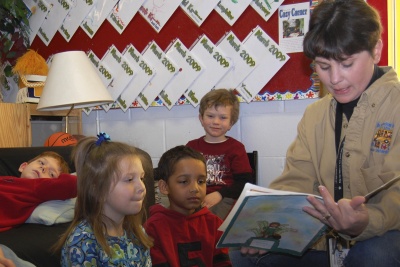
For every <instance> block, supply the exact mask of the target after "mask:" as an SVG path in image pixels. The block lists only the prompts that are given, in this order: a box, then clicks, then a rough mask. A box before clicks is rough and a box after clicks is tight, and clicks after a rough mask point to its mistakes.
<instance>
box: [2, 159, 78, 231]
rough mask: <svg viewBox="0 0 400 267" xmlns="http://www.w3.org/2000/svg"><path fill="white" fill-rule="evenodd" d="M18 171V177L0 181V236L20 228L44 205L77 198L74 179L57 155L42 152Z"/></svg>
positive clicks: (5, 177)
mask: <svg viewBox="0 0 400 267" xmlns="http://www.w3.org/2000/svg"><path fill="white" fill-rule="evenodd" d="M19 171H20V172H21V176H20V177H14V176H1V177H0V203H1V205H0V218H1V220H0V232H2V231H6V230H9V229H11V228H12V227H15V226H17V225H20V224H23V223H24V222H25V221H26V220H27V219H28V218H29V216H30V215H31V214H32V212H33V210H34V209H35V208H36V207H37V206H38V205H39V204H41V203H43V202H46V201H49V200H66V199H69V198H73V197H76V176H75V175H70V174H69V167H68V164H67V162H66V161H65V160H64V158H63V157H61V156H60V155H59V154H58V153H55V152H52V151H46V152H43V153H41V154H40V155H38V156H37V157H35V158H34V159H32V160H30V161H29V162H24V163H22V164H21V166H20V167H19Z"/></svg>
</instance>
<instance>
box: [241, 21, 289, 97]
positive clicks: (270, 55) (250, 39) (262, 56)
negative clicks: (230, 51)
mask: <svg viewBox="0 0 400 267" xmlns="http://www.w3.org/2000/svg"><path fill="white" fill-rule="evenodd" d="M243 43H244V45H245V46H246V47H249V48H251V51H252V54H254V55H255V56H256V57H257V60H258V61H259V64H258V66H257V67H256V68H255V70H253V71H252V72H251V73H250V74H249V75H248V76H247V77H246V79H244V81H242V82H241V83H240V85H239V86H238V87H237V88H236V90H237V91H238V92H239V93H240V95H241V96H242V97H243V98H244V99H245V100H246V102H250V101H251V100H252V99H253V98H254V97H255V96H256V95H257V94H258V92H260V90H261V89H262V88H263V87H264V86H265V85H266V84H267V83H268V81H269V80H271V78H272V77H273V76H274V75H275V74H276V73H277V72H278V71H279V70H280V69H281V68H282V66H283V65H284V64H285V63H286V62H287V61H288V60H289V56H288V55H287V54H286V53H285V52H283V51H282V49H281V48H280V47H279V46H278V44H277V43H275V41H274V40H273V39H272V38H271V37H269V36H268V34H267V33H266V32H265V31H264V30H263V29H262V28H261V27H260V26H257V27H256V28H255V29H254V30H253V31H252V32H251V33H250V34H249V35H248V36H247V37H246V38H245V39H244V40H243Z"/></svg>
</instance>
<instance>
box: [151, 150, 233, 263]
mask: <svg viewBox="0 0 400 267" xmlns="http://www.w3.org/2000/svg"><path fill="white" fill-rule="evenodd" d="M157 176H158V177H159V178H160V180H159V188H160V192H161V193H163V194H166V195H168V199H169V207H164V206H162V205H154V206H152V207H151V208H150V218H149V219H148V221H147V222H146V223H145V228H146V232H147V234H148V235H149V236H151V237H152V238H154V247H152V248H151V249H150V254H151V259H152V263H153V266H154V267H161V266H169V267H185V266H214V267H222V266H232V265H231V262H230V260H229V257H228V250H227V249H225V248H224V249H217V248H216V244H217V242H218V240H219V238H220V237H221V235H222V232H220V231H218V227H219V226H220V225H221V223H222V220H221V219H220V218H218V217H217V216H216V215H215V214H213V213H211V212H210V211H209V210H208V208H207V207H201V203H202V202H203V200H204V197H205V195H206V179H207V172H206V164H205V159H204V157H203V155H201V153H199V152H197V151H196V150H194V149H192V148H190V147H186V146H177V147H175V148H172V149H170V150H168V151H167V152H165V153H164V154H163V155H162V157H161V159H160V161H159V163H158V175H157Z"/></svg>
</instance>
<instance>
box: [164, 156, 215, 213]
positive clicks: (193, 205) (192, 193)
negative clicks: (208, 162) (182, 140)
mask: <svg viewBox="0 0 400 267" xmlns="http://www.w3.org/2000/svg"><path fill="white" fill-rule="evenodd" d="M206 179H207V173H206V167H205V165H204V162H202V161H201V160H198V159H193V158H184V159H181V160H179V161H178V162H177V163H176V166H175V172H174V173H173V174H172V175H171V176H170V177H169V178H168V183H165V182H164V181H162V180H161V181H162V182H164V183H165V184H164V185H165V187H166V188H165V190H166V191H164V192H163V193H166V194H167V195H168V198H169V202H170V207H169V208H170V209H171V210H174V211H177V212H179V213H182V214H185V215H190V214H192V213H193V212H194V211H195V210H196V209H197V208H199V207H200V206H201V204H202V202H203V200H204V197H205V195H206Z"/></svg>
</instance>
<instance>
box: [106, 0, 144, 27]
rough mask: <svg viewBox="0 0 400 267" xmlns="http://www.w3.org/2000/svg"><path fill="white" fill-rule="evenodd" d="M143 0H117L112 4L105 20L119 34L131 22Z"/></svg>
mask: <svg viewBox="0 0 400 267" xmlns="http://www.w3.org/2000/svg"><path fill="white" fill-rule="evenodd" d="M144 1H145V0H135V1H132V0H119V1H118V3H117V4H116V5H115V6H114V8H113V9H112V11H111V12H110V15H108V17H107V20H108V22H110V24H111V25H112V26H113V27H114V28H115V30H117V32H119V34H121V33H122V32H123V31H124V30H125V28H126V27H127V26H128V24H129V22H131V20H132V18H133V17H134V16H135V14H136V13H137V11H138V10H139V8H140V7H141V6H142V4H143V3H144Z"/></svg>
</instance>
